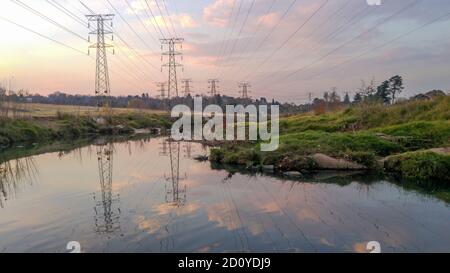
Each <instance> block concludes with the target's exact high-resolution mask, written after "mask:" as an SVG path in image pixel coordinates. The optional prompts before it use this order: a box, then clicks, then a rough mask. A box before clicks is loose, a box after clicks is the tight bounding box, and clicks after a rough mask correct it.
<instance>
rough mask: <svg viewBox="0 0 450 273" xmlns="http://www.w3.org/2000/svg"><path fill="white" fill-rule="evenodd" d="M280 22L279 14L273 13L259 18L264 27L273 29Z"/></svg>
mask: <svg viewBox="0 0 450 273" xmlns="http://www.w3.org/2000/svg"><path fill="white" fill-rule="evenodd" d="M279 20H280V15H279V14H278V13H277V12H271V13H268V14H265V15H262V16H260V17H259V18H258V23H260V24H261V25H262V26H264V27H267V28H271V27H274V26H275V25H276V24H277V22H278V21H279Z"/></svg>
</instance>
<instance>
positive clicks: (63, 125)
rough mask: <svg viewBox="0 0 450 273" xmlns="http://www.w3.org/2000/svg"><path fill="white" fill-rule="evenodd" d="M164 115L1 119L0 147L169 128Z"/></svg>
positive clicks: (141, 114) (124, 113) (120, 113)
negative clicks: (105, 118) (97, 118)
mask: <svg viewBox="0 0 450 273" xmlns="http://www.w3.org/2000/svg"><path fill="white" fill-rule="evenodd" d="M170 124H171V122H170V119H169V117H168V116H167V115H163V114H152V113H138V112H128V113H126V112H118V113H114V114H113V115H112V116H111V117H110V118H108V119H107V120H105V122H104V123H99V122H97V121H96V119H95V118H93V117H92V116H90V115H79V116H78V115H72V114H68V113H59V112H58V114H57V115H55V116H45V117H29V118H22V119H12V118H2V119H0V147H3V148H7V147H11V146H14V145H16V146H17V145H28V144H32V143H41V142H50V141H60V140H73V141H74V140H76V139H80V138H85V137H90V136H100V135H108V136H111V135H126V134H133V133H134V132H135V129H151V128H162V129H163V128H168V127H169V126H170Z"/></svg>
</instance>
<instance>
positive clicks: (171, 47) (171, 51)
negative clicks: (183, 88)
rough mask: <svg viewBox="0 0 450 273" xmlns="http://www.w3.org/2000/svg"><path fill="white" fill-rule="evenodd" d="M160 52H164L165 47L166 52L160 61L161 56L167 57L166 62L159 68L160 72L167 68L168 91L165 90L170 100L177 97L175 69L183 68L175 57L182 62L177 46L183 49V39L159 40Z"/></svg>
mask: <svg viewBox="0 0 450 273" xmlns="http://www.w3.org/2000/svg"><path fill="white" fill-rule="evenodd" d="M160 41H161V50H164V46H167V51H164V52H163V53H162V56H161V61H162V60H163V56H168V62H167V63H165V64H163V65H162V67H161V71H162V68H163V67H168V68H169V79H168V82H167V83H168V89H167V97H168V98H169V99H170V98H171V97H172V96H175V97H178V79H177V67H183V65H182V64H180V63H177V58H176V57H177V56H181V60H183V55H182V53H181V52H179V51H177V45H180V48H181V49H182V48H183V42H184V39H183V38H170V39H161V40H160Z"/></svg>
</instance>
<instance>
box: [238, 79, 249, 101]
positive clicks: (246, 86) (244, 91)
mask: <svg viewBox="0 0 450 273" xmlns="http://www.w3.org/2000/svg"><path fill="white" fill-rule="evenodd" d="M250 87H252V86H251V85H250V83H248V82H241V83H239V88H241V90H240V91H239V93H240V94H241V96H242V98H243V99H248V98H249V95H248V94H249V93H250V90H249V88H250Z"/></svg>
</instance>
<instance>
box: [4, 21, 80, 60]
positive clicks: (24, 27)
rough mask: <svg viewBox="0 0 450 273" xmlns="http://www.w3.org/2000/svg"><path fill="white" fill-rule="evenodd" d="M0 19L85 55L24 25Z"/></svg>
mask: <svg viewBox="0 0 450 273" xmlns="http://www.w3.org/2000/svg"><path fill="white" fill-rule="evenodd" d="M0 19H2V20H3V21H5V22H8V23H10V24H13V25H15V26H17V27H20V28H22V29H24V30H26V31H28V32H31V33H33V34H35V35H38V36H41V37H42V38H44V39H47V40H49V41H52V42H54V43H56V44H59V45H61V46H63V47H66V48H69V49H72V50H74V51H76V52H78V53H81V54H83V55H86V52H84V51H81V50H79V49H76V48H75V47H72V46H70V45H68V44H65V43H63V42H60V41H58V40H55V39H53V38H50V37H49V36H46V35H44V34H42V33H39V32H37V31H35V30H32V29H30V28H28V27H26V26H24V25H21V24H18V23H16V22H13V21H11V20H9V19H7V18H4V17H3V16H0Z"/></svg>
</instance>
